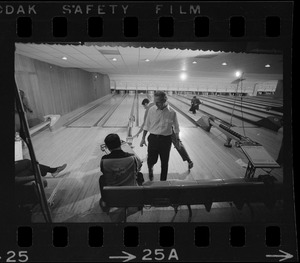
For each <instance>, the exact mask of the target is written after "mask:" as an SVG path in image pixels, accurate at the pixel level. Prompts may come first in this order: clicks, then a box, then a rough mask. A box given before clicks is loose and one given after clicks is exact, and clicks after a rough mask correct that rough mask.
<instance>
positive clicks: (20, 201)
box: [15, 42, 292, 223]
mask: <svg viewBox="0 0 300 263" xmlns="http://www.w3.org/2000/svg"><path fill="white" fill-rule="evenodd" d="M283 61H284V60H283V54H282V52H281V50H279V49H274V48H273V47H272V46H268V45H264V43H260V42H247V43H244V42H236V43H235V42H224V43H222V42H178V43H177V42H122V43H120V42H72V43H59V42H57V43H16V44H15V84H16V87H15V88H16V96H15V101H16V105H17V106H16V108H17V109H16V108H15V122H17V119H18V120H19V126H18V127H19V128H18V129H17V130H16V133H15V167H16V163H17V162H20V161H22V160H30V163H31V171H32V174H31V175H30V176H31V177H32V178H33V179H32V180H31V181H30V182H26V184H24V185H26V190H27V192H28V193H29V190H30V191H31V193H33V197H32V198H31V199H30V198H27V196H25V197H24V196H23V197H20V198H16V204H15V210H16V220H19V221H21V222H30V223H47V222H53V223H62V222H63V223H114V222H127V223H149V222H150V223H157V222H167V223H170V222H174V223H176V222H191V223H206V222H230V223H236V222H243V223H247V222H280V221H281V220H283V217H284V212H283V211H284V194H285V193H284V184H285V180H287V179H289V178H290V177H291V176H292V175H291V173H290V172H289V171H290V170H288V168H287V167H286V165H285V162H284V161H285V160H286V159H291V158H292V154H291V151H290V150H289V149H287V148H288V147H285V148H284V146H283V134H285V136H287V137H288V136H290V135H289V132H288V131H286V130H285V131H284V127H286V125H285V126H284V124H286V122H285V123H284V121H283V115H284V114H290V111H289V110H288V111H286V110H285V111H284V105H283V104H285V107H287V106H286V104H287V105H288V104H289V102H287V101H286V100H284V94H285V92H288V91H289V90H290V89H291V87H289V86H286V82H285V81H284V74H283V72H284V69H283ZM157 91H163V92H164V93H165V94H166V96H167V101H166V103H167V105H168V106H167V107H169V108H170V109H171V110H172V111H175V113H176V116H177V120H178V124H179V129H180V132H179V137H180V140H181V143H182V145H183V146H184V148H185V150H186V152H187V153H188V155H189V157H190V159H191V161H192V163H193V165H192V167H189V165H188V162H186V161H184V160H183V159H182V157H181V155H180V153H179V152H178V151H177V149H176V148H175V146H174V145H172V146H171V150H170V156H169V162H168V174H167V179H166V181H161V180H160V172H161V161H160V158H158V161H157V163H156V164H155V165H154V167H153V180H150V178H149V170H148V166H147V158H148V152H147V147H148V146H147V145H143V146H141V144H140V143H141V140H142V134H143V133H141V134H139V136H135V135H136V134H137V132H138V131H139V129H140V128H141V126H142V124H143V122H144V114H145V108H144V106H143V105H142V101H143V100H144V99H146V98H147V99H149V101H150V102H153V101H154V95H155V93H156V92H157ZM24 97H25V98H26V104H25V103H24V100H23V98H24ZM195 97H196V98H197V99H199V101H200V105H198V108H196V109H195V110H194V111H193V110H191V102H192V99H194V98H195ZM284 102H285V103H284ZM153 107H156V106H155V105H154V106H153ZM16 115H17V116H16ZM287 119H289V118H285V120H287ZM20 123H21V124H20ZM111 133H115V134H118V135H119V137H120V139H121V142H122V144H121V148H122V150H123V151H125V152H130V153H132V154H134V155H136V156H137V157H138V158H139V159H140V160H141V161H142V166H141V168H140V173H142V176H143V179H144V180H143V182H142V183H140V184H132V185H122V184H119V185H107V186H105V187H104V189H103V192H102V193H105V202H106V206H105V208H103V206H101V204H100V199H101V198H103V196H101V195H102V194H101V192H100V188H99V178H100V176H102V172H101V170H100V161H101V158H102V157H103V156H104V155H106V154H108V153H109V150H108V149H107V147H105V144H104V139H105V137H106V136H107V135H108V134H111ZM148 135H149V133H148V134H147V135H146V138H147V136H148ZM287 141H288V140H287ZM146 142H147V140H146ZM287 155H290V156H287ZM34 160H35V161H34ZM38 164H39V165H45V166H49V167H51V168H55V167H59V169H58V170H57V172H56V173H51V172H48V173H47V174H46V175H43V176H42V175H41V168H39V167H40V166H39V165H38ZM64 164H66V165H64ZM27 176H29V175H27ZM17 177H18V175H17V174H15V178H17ZM289 180H290V179H289ZM24 187H25V186H24ZM18 189H19V188H18ZM24 192H25V191H24ZM20 196H21V195H20ZM27 199H28V200H27Z"/></svg>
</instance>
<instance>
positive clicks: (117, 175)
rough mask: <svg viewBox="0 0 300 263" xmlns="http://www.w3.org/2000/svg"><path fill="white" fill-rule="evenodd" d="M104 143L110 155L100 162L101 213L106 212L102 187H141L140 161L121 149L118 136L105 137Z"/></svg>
mask: <svg viewBox="0 0 300 263" xmlns="http://www.w3.org/2000/svg"><path fill="white" fill-rule="evenodd" d="M104 143H105V145H106V147H107V148H108V149H109V150H110V153H109V154H107V155H104V156H103V157H102V159H101V162H100V170H101V172H102V175H101V176H100V179H99V187H100V193H101V199H100V201H99V204H100V207H101V208H102V210H103V211H107V208H105V197H104V196H103V191H102V190H103V187H104V186H107V185H109V186H121V185H122V186H125V185H127V186H130V185H141V184H142V183H143V178H141V177H140V176H141V173H139V170H140V169H141V167H142V161H141V160H140V159H139V158H138V157H137V156H136V155H134V154H133V153H128V152H124V151H123V150H122V149H121V140H120V137H119V135H118V134H115V133H111V134H109V135H107V136H106V137H105V139H104Z"/></svg>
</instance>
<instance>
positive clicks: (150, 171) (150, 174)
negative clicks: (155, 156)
mask: <svg viewBox="0 0 300 263" xmlns="http://www.w3.org/2000/svg"><path fill="white" fill-rule="evenodd" d="M149 180H150V181H153V168H150V169H149Z"/></svg>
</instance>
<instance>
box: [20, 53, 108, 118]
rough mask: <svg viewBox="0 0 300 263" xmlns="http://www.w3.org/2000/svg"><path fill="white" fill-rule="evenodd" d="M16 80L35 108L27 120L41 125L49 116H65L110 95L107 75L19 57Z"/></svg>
mask: <svg viewBox="0 0 300 263" xmlns="http://www.w3.org/2000/svg"><path fill="white" fill-rule="evenodd" d="M95 75H97V78H95ZM15 79H16V84H17V86H18V88H19V89H22V90H23V91H24V92H25V93H26V95H27V97H28V100H29V103H30V105H31V107H32V108H33V111H34V112H33V114H30V116H28V118H32V119H39V120H40V121H43V116H45V115H47V114H60V115H64V114H66V113H69V112H71V111H73V110H75V109H78V108H80V107H82V106H84V105H86V104H88V103H90V102H92V101H94V100H96V99H99V98H101V97H103V96H105V95H107V94H110V92H111V91H110V79H109V77H108V76H107V75H103V74H100V73H96V74H95V73H91V72H87V71H84V70H81V69H77V68H62V67H59V66H55V65H51V64H48V63H45V62H42V61H39V60H35V59H31V58H28V57H25V56H22V55H18V54H16V55H15Z"/></svg>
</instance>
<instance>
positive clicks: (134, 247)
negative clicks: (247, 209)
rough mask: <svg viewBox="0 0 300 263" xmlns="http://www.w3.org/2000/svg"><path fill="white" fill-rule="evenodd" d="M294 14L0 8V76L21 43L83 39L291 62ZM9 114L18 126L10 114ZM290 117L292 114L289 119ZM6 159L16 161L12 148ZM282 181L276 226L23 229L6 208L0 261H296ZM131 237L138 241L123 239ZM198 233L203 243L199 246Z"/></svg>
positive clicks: (279, 9)
mask: <svg viewBox="0 0 300 263" xmlns="http://www.w3.org/2000/svg"><path fill="white" fill-rule="evenodd" d="M292 12H293V3H292V2H270V1H266V2H255V3H251V2H197V1H184V2H178V1H174V2H167V1H156V2H151V3H149V2H147V1H145V2H138V1H135V2H130V1H123V2H120V1H116V2H114V1H105V2H102V3H99V2H75V1H74V2H69V1H68V2H63V1H61V2H59V1H53V2H46V3H42V2H19V1H16V2H8V1H7V2H0V32H2V33H1V37H0V46H1V47H2V49H5V50H7V52H5V53H4V54H2V55H1V69H2V75H3V76H6V77H5V78H3V79H4V83H5V85H7V86H10V85H13V82H14V77H13V75H14V74H13V73H14V60H13V58H14V44H15V43H16V42H23V43H30V42H37V43H47V42H49V43H58V42H59V43H75V44H78V45H80V44H83V43H84V42H128V43H129V42H147V41H148V42H157V44H158V46H159V45H161V46H162V47H163V46H164V42H174V43H176V44H178V43H180V42H203V43H207V46H205V45H204V44H203V45H204V46H203V47H204V48H207V49H209V46H210V43H211V42H222V45H223V47H222V49H223V50H224V51H232V45H235V47H234V51H235V52H244V51H247V48H248V47H247V46H248V44H249V43H260V44H259V45H258V46H257V47H258V49H259V48H262V49H263V48H267V49H268V50H270V52H277V51H279V52H282V53H283V55H284V59H285V61H290V60H291V46H292V43H291V41H292ZM99 25H100V26H99ZM226 43H227V45H226ZM174 47H175V44H174ZM291 70H292V68H291V65H290V63H289V62H287V63H285V64H284V75H285V76H287V80H286V84H287V85H289V86H291V82H290V80H289V77H290V76H291ZM284 96H285V97H284V99H285V100H286V101H290V100H291V94H288V93H285V94H284ZM12 97H13V91H12V92H7V93H6V94H3V98H4V100H7V101H10V98H12ZM9 106H12V105H9ZM1 107H3V105H2V106H1ZM4 107H6V105H5V106H4ZM287 110H289V109H287ZM2 112H5V111H4V110H3V111H2ZM10 117H11V119H12V120H13V115H12V114H11V116H10ZM290 118H291V117H290V116H289V115H288V116H287V120H288V121H290V120H291V119H290ZM11 126H12V127H13V125H11ZM10 133H11V131H10V130H9V131H8V132H7V133H6V131H5V134H4V136H5V137H7V138H11V139H12V135H11V134H10ZM287 135H289V133H287ZM5 149H6V148H5ZM6 152H7V153H8V156H11V157H12V156H13V150H12V149H11V147H10V146H9V145H7V151H6ZM12 158H13V157H12ZM6 167H7V170H8V171H12V170H13V168H11V167H10V166H8V164H6ZM286 174H287V176H286V177H285V178H284V184H285V186H286V188H287V191H286V193H285V199H284V200H285V205H284V211H285V213H286V218H285V219H284V221H283V222H279V223H278V222H277V221H276V219H274V222H268V223H257V222H254V223H246V224H245V223H242V224H236V223H235V224H230V223H225V222H223V223H207V224H202V223H147V224H142V223H140V224H133V223H124V224H123V223H120V224H111V223H107V224H53V225H52V224H50V225H48V224H32V225H28V226H26V225H21V226H20V225H15V224H13V223H11V222H12V221H11V214H10V212H11V210H10V209H9V208H8V209H6V210H2V211H7V214H6V215H5V218H2V219H1V235H0V240H1V249H0V261H3V262H4V261H5V262H9V261H11V262H13V261H18V262H26V261H83V262H84V261H101V262H110V261H112V262H125V261H127V262H128V261H211V260H213V261H230V260H238V261H270V262H273V261H274V262H277V261H294V260H295V261H296V260H297V258H298V255H297V253H298V252H297V251H298V250H297V240H296V226H295V214H294V196H293V188H292V187H293V178H292V168H291V167H290V168H286ZM7 185H10V186H11V187H8V189H12V187H13V182H12V180H10V179H9V178H8V180H7ZM1 195H3V196H4V197H3V198H1V199H2V200H13V197H12V195H11V193H9V192H8V191H6V192H3V193H1ZM8 202H9V201H8ZM6 207H7V206H6ZM4 219H8V220H4ZM2 221H3V223H2ZM91 229H92V230H91ZM127 231H128V232H127ZM126 233H127V234H126ZM128 233H129V234H130V236H134V237H135V238H134V239H133V240H132V239H131V238H129V239H127V237H126V236H128V235H129V234H128ZM24 236H25V238H24ZM164 236H167V238H165V237H164ZM199 236H201V237H202V236H204V237H205V238H204V239H203V240H202V239H201V238H200V239H197V238H198V237H199ZM274 240H275V241H274ZM278 240H280V241H278Z"/></svg>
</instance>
